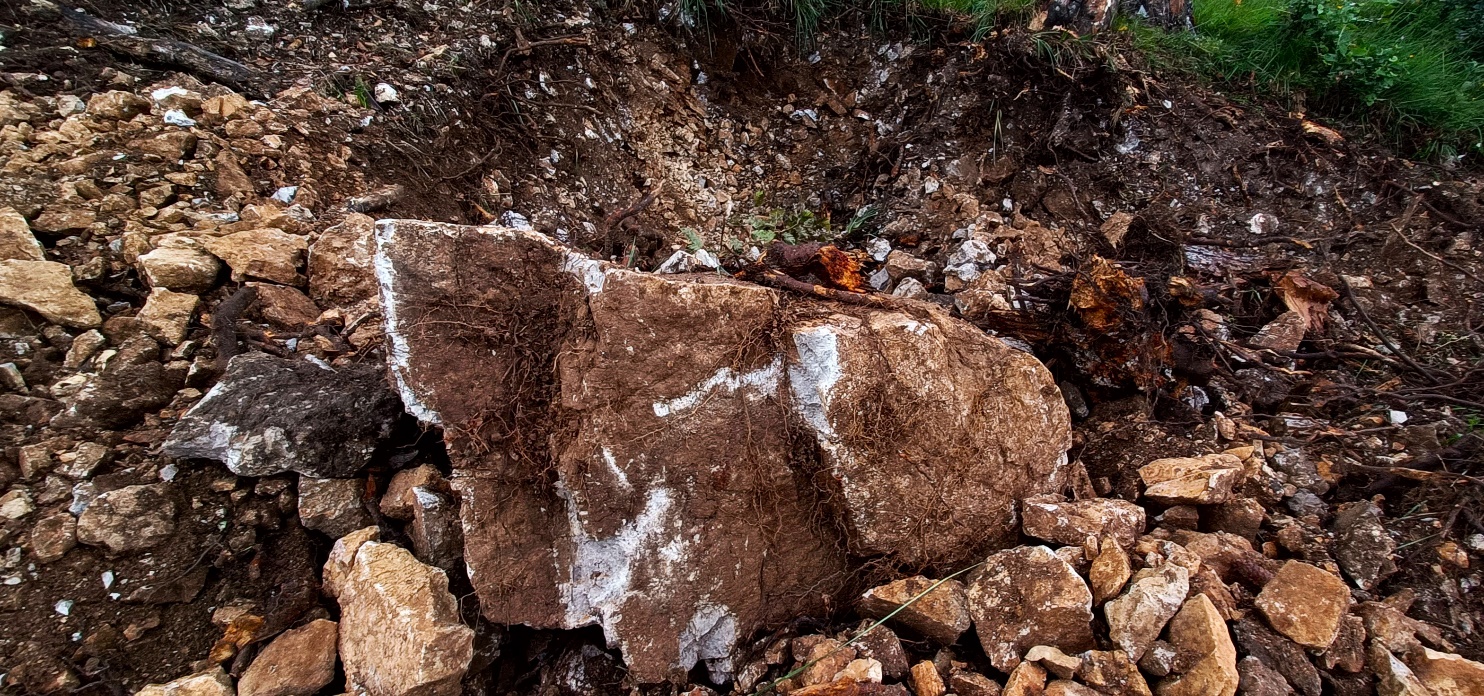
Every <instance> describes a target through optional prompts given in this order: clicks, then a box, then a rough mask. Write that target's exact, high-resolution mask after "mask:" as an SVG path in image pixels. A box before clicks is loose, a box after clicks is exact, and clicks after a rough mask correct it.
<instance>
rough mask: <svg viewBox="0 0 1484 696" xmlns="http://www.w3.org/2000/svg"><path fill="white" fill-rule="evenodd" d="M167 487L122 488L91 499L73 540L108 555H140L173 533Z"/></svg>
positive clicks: (172, 506)
mask: <svg viewBox="0 0 1484 696" xmlns="http://www.w3.org/2000/svg"><path fill="white" fill-rule="evenodd" d="M175 510H176V508H175V497H174V496H173V495H172V494H171V492H170V486H169V484H165V483H154V484H149V485H142V486H125V487H123V488H119V489H117V490H112V491H108V492H107V493H103V494H101V495H99V496H98V497H96V498H94V499H93V502H91V503H89V504H88V508H87V509H86V510H84V511H83V513H82V515H81V516H80V517H78V519H77V540H78V541H80V542H82V543H84V544H88V545H90V546H102V547H104V548H106V549H108V551H109V552H110V553H129V552H133V551H142V550H144V549H148V548H152V547H154V546H157V545H159V544H160V543H161V542H163V541H165V540H166V539H169V538H170V536H171V535H172V534H174V533H175Z"/></svg>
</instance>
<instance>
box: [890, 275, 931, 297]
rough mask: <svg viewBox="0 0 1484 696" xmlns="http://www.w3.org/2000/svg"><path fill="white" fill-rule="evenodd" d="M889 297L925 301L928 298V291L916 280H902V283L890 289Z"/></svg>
mask: <svg viewBox="0 0 1484 696" xmlns="http://www.w3.org/2000/svg"><path fill="white" fill-rule="evenodd" d="M891 295H892V297H901V298H903V299H908V300H925V299H927V298H928V289H927V287H926V286H924V285H923V284H922V281H920V280H918V279H916V278H903V279H902V282H900V283H897V286H896V287H895V288H892V291H891Z"/></svg>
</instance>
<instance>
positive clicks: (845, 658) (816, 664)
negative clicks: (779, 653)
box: [791, 635, 855, 686]
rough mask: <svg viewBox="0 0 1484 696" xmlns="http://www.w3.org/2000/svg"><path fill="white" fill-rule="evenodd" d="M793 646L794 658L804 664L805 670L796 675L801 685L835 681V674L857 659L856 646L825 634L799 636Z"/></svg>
mask: <svg viewBox="0 0 1484 696" xmlns="http://www.w3.org/2000/svg"><path fill="white" fill-rule="evenodd" d="M791 647H792V649H793V655H794V660H795V661H796V662H798V663H799V664H800V665H803V666H804V671H803V672H800V673H799V675H798V677H796V678H797V679H798V682H799V684H800V685H801V686H814V685H816V684H828V683H830V682H833V681H835V675H836V674H838V673H839V672H840V670H843V669H845V666H846V665H849V664H850V662H851V660H854V659H855V648H852V647H848V646H846V645H844V644H842V643H841V642H840V641H838V640H835V639H833V638H826V637H824V636H818V635H815V636H804V637H802V638H797V639H795V640H794V641H793V644H792V646H791Z"/></svg>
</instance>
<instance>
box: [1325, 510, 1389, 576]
mask: <svg viewBox="0 0 1484 696" xmlns="http://www.w3.org/2000/svg"><path fill="white" fill-rule="evenodd" d="M1334 532H1335V559H1336V560H1337V561H1339V563H1340V570H1343V571H1345V575H1347V576H1349V577H1350V580H1351V582H1354V583H1355V585H1356V586H1357V587H1359V588H1360V589H1362V590H1372V589H1375V588H1376V585H1378V584H1380V583H1381V581H1382V580H1385V579H1386V578H1388V577H1390V576H1391V574H1392V573H1395V572H1396V563H1395V562H1394V561H1393V560H1392V559H1391V554H1392V553H1394V552H1395V551H1396V541H1395V540H1394V539H1392V538H1391V535H1390V534H1388V533H1387V531H1386V527H1385V525H1383V524H1382V523H1381V508H1379V507H1377V506H1376V504H1375V503H1372V502H1370V501H1368V500H1362V501H1358V502H1354V503H1346V504H1344V505H1341V506H1340V509H1339V512H1338V513H1337V514H1336V515H1335V520H1334Z"/></svg>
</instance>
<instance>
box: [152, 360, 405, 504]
mask: <svg viewBox="0 0 1484 696" xmlns="http://www.w3.org/2000/svg"><path fill="white" fill-rule="evenodd" d="M400 411H401V408H400V405H399V404H398V403H397V395H396V394H394V393H392V391H391V390H390V389H388V388H387V387H386V385H385V383H384V381H383V380H382V376H381V371H380V370H378V369H376V368H374V367H361V366H345V367H337V368H335V369H327V368H323V367H319V366H317V365H315V364H313V363H310V362H306V361H302V360H286V359H284V358H275V357H273V356H271V355H266V354H263V353H246V354H243V355H239V356H237V357H235V358H232V361H231V362H230V363H228V364H227V373H226V374H225V375H223V376H222V379H221V381H220V382H217V384H216V386H214V387H212V388H211V391H208V392H207V393H206V396H204V397H202V398H201V400H200V401H198V402H196V405H195V406H192V407H191V410H189V411H187V412H186V414H185V416H183V417H181V419H180V422H178V423H176V425H175V428H174V429H173V430H172V431H170V438H169V439H168V440H166V441H165V445H164V450H163V451H164V452H165V454H168V455H170V456H172V457H180V458H194V459H215V460H217V461H220V462H222V463H224V464H226V465H227V468H228V469H231V470H232V473H234V474H237V475H239V476H271V475H273V474H280V473H283V472H285V471H297V472H299V473H301V474H304V475H306V476H313V477H316V478H331V477H348V476H353V475H354V474H355V473H356V472H357V471H359V470H360V469H361V467H363V466H365V465H366V463H367V462H368V461H370V459H371V455H372V453H374V452H375V451H376V447H377V445H379V444H380V443H381V441H382V440H384V439H385V438H386V437H387V436H388V435H390V434H391V431H392V427H393V425H395V423H396V421H397V418H398V417H399V415H400Z"/></svg>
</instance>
